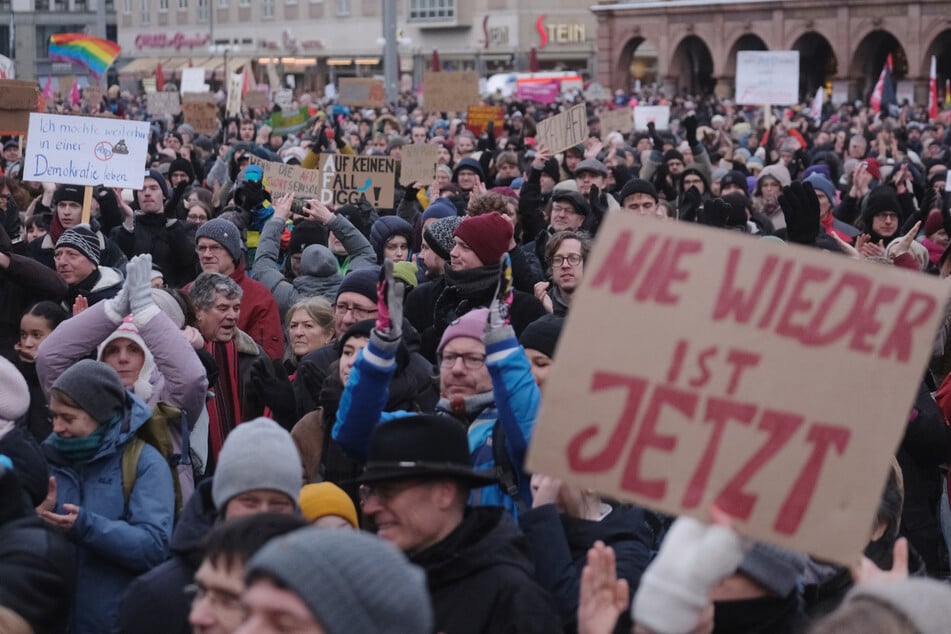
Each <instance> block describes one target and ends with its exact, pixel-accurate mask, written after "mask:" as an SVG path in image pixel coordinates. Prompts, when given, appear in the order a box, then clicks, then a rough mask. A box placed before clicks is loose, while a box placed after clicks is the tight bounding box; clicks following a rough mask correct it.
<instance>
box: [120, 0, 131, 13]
mask: <svg viewBox="0 0 951 634" xmlns="http://www.w3.org/2000/svg"><path fill="white" fill-rule="evenodd" d="M122 13H124V14H125V15H129V14H130V13H132V0H122Z"/></svg>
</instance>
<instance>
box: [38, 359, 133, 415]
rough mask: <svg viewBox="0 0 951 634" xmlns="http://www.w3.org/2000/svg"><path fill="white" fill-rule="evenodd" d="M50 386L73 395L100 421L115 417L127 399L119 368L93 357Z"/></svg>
mask: <svg viewBox="0 0 951 634" xmlns="http://www.w3.org/2000/svg"><path fill="white" fill-rule="evenodd" d="M51 389H53V390H59V391H60V392H62V393H63V394H65V395H66V396H68V397H69V398H71V399H72V400H73V401H74V402H75V403H76V404H77V405H79V408H80V409H81V410H83V411H84V412H86V413H87V414H89V416H91V417H92V419H93V420H94V421H96V422H97V423H106V422H108V421H110V420H112V419H113V417H115V415H116V413H117V412H118V411H119V410H122V409H124V408H125V404H126V399H127V398H128V397H127V395H126V390H125V388H124V387H123V386H122V381H121V380H120V379H119V375H118V374H117V373H116V371H115V370H113V369H112V367H111V366H109V365H107V364H105V363H102V362H100V361H93V360H92V359H83V360H82V361H80V362H79V363H76V364H75V365H73V366H72V367H71V368H69V369H68V370H66V371H65V372H63V373H62V374H60V375H59V378H57V379H56V381H54V382H53V387H52V388H51Z"/></svg>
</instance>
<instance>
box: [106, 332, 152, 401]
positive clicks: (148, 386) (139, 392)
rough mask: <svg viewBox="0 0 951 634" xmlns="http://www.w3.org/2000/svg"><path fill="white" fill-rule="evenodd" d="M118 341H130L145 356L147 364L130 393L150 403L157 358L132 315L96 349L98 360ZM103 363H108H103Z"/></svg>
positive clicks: (144, 365)
mask: <svg viewBox="0 0 951 634" xmlns="http://www.w3.org/2000/svg"><path fill="white" fill-rule="evenodd" d="M116 339H128V340H129V341H132V342H134V343H135V345H137V346H139V348H141V349H142V352H143V353H144V354H145V363H143V364H142V369H141V370H139V376H138V377H136V379H135V383H134V384H133V385H132V387H131V388H130V389H129V391H130V392H132V393H133V394H135V395H136V396H138V397H139V398H140V399H142V400H143V401H146V402H148V400H149V399H150V398H152V383H151V382H150V379H151V378H152V373H153V372H155V357H153V356H152V351H151V350H149V347H148V346H147V345H145V341H144V340H143V339H142V335H140V334H139V329H138V328H136V327H135V324H134V323H133V321H132V315H126V317H125V319H123V320H122V323H121V324H119V327H118V328H116V329H115V330H114V331H113V332H112V334H111V335H109V336H108V337H106V338H105V339H103V340H102V343H100V344H99V347H98V348H97V349H96V359H97V360H98V361H102V352H103V350H105V349H106V346H108V345H109V344H110V343H112V342H113V341H115V340H116ZM103 363H106V362H105V361H103ZM120 378H121V377H120Z"/></svg>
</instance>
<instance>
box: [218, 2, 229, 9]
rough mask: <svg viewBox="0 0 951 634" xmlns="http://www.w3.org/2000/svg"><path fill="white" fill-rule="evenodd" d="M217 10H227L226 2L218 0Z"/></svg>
mask: <svg viewBox="0 0 951 634" xmlns="http://www.w3.org/2000/svg"><path fill="white" fill-rule="evenodd" d="M218 8H219V9H227V8H228V0H218Z"/></svg>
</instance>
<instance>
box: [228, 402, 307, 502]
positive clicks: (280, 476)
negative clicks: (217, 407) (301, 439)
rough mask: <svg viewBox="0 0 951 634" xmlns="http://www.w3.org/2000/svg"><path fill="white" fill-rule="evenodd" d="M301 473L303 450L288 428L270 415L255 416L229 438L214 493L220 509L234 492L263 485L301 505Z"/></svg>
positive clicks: (238, 492) (251, 489)
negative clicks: (297, 444) (268, 416)
mask: <svg viewBox="0 0 951 634" xmlns="http://www.w3.org/2000/svg"><path fill="white" fill-rule="evenodd" d="M301 473H303V467H301V462H300V454H298V453H297V446H296V445H295V444H294V441H293V440H292V439H291V435H290V434H289V433H288V432H287V430H285V429H284V428H282V427H281V426H280V425H278V424H277V423H275V422H274V421H273V420H271V419H270V418H264V417H259V418H255V419H254V420H252V421H248V422H247V423H241V424H240V425H238V426H237V427H235V428H234V430H233V431H232V432H231V433H230V434H228V437H227V438H225V444H224V445H223V446H222V447H221V453H219V454H218V466H217V467H216V468H215V475H214V478H213V481H212V484H211V497H212V499H213V500H214V502H215V508H216V509H218V512H219V513H223V512H224V510H225V505H227V504H228V501H229V500H230V499H231V498H233V497H234V496H236V495H240V494H241V493H244V492H245V491H256V490H259V489H267V490H269V491H278V492H280V493H284V494H285V495H287V497H289V498H290V499H291V500H293V501H294V506H295V507H297V498H298V496H299V495H300V490H301V487H302V486H303V479H302V477H301Z"/></svg>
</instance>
